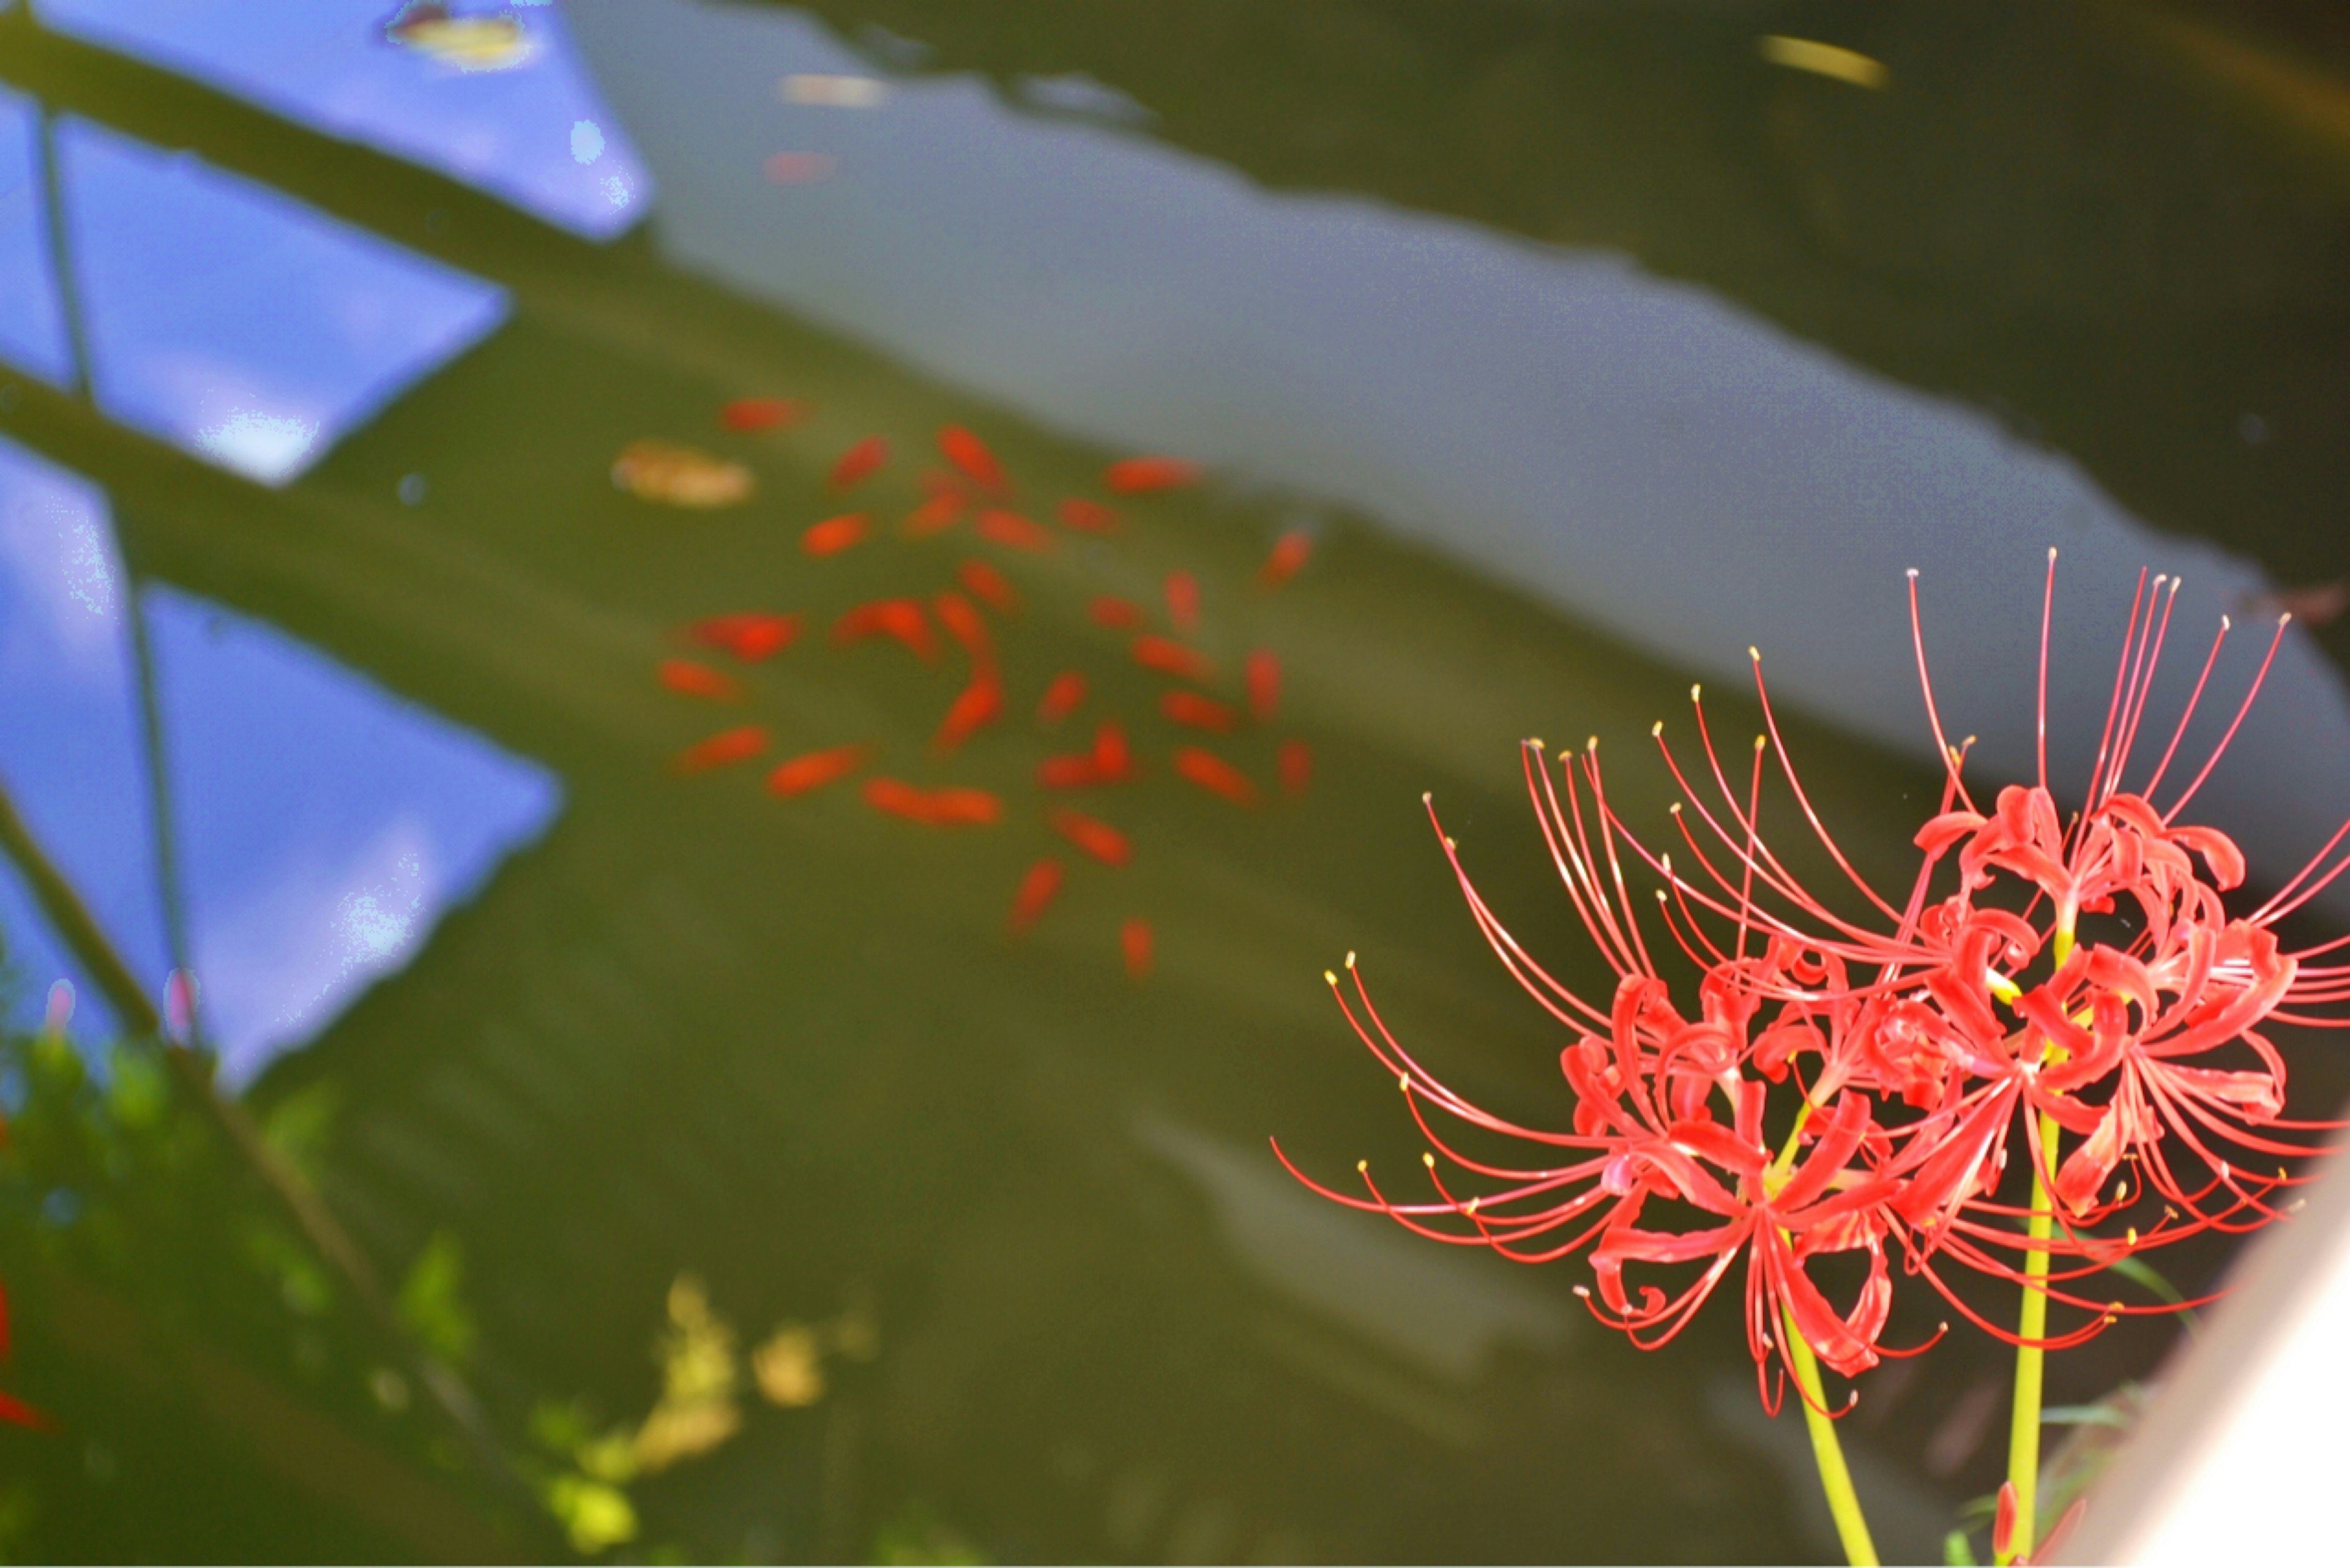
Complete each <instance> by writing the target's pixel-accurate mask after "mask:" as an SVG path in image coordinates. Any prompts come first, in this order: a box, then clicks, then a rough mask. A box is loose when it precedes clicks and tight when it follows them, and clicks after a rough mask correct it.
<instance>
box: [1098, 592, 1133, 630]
mask: <svg viewBox="0 0 2350 1568" xmlns="http://www.w3.org/2000/svg"><path fill="white" fill-rule="evenodd" d="M1086 613H1087V615H1090V616H1092V617H1093V618H1094V622H1095V624H1096V625H1097V626H1106V627H1107V628H1110V629H1111V630H1112V631H1130V630H1132V629H1133V628H1136V627H1138V626H1140V625H1141V624H1142V622H1143V614H1142V607H1141V606H1140V605H1139V604H1136V603H1135V602H1134V601H1133V600H1132V599H1121V598H1113V597H1110V596H1109V595H1107V594H1103V595H1102V596H1100V597H1098V598H1097V599H1095V600H1094V602H1093V603H1092V604H1090V605H1088V606H1087V607H1086Z"/></svg>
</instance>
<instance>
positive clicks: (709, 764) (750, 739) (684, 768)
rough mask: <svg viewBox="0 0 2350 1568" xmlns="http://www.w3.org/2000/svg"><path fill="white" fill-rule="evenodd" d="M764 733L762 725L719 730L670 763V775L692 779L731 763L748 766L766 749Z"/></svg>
mask: <svg viewBox="0 0 2350 1568" xmlns="http://www.w3.org/2000/svg"><path fill="white" fill-rule="evenodd" d="M767 741H768V735H767V730H766V727H765V726H764V725H763V724H744V725H743V726H742V727H741V728H739V729H733V730H721V731H719V732H718V733H716V734H714V735H712V736H711V737H710V738H709V739H708V740H706V741H697V742H694V743H693V744H692V745H690V746H688V747H686V748H685V750H683V751H681V752H680V753H678V754H677V755H676V756H674V757H671V759H670V763H669V770H670V772H671V773H673V774H687V775H689V776H690V775H691V774H706V773H708V772H709V771H710V770H711V769H712V768H723V767H724V766H726V765H727V764H728V763H747V762H749V761H750V760H751V759H752V758H753V757H755V756H757V755H758V754H759V753H761V752H764V751H765V750H766V749H767Z"/></svg>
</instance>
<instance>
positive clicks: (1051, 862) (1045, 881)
mask: <svg viewBox="0 0 2350 1568" xmlns="http://www.w3.org/2000/svg"><path fill="white" fill-rule="evenodd" d="M1060 890H1061V863H1060V862H1059V861H1057V860H1055V859H1054V858H1053V857H1051V856H1049V855H1047V856H1046V857H1045V858H1044V859H1042V860H1039V861H1038V862H1036V864H1035V865H1034V866H1031V867H1028V875H1026V876H1025V877H1022V878H1020V888H1019V891H1017V892H1015V893H1014V894H1013V895H1012V922H1011V924H1012V934H1013V935H1014V936H1015V937H1016V936H1019V935H1021V934H1022V933H1024V932H1025V931H1026V930H1027V929H1028V928H1029V927H1031V926H1033V925H1035V923H1036V922H1037V921H1038V920H1039V919H1043V918H1044V914H1045V908H1046V907H1047V906H1048V905H1050V904H1051V903H1052V901H1053V896H1054V895H1055V893H1058V892H1059V891H1060Z"/></svg>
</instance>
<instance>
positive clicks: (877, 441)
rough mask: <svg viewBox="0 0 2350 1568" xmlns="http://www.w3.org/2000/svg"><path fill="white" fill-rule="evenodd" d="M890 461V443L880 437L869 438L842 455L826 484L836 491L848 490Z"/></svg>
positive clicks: (833, 466) (870, 436) (833, 467)
mask: <svg viewBox="0 0 2350 1568" xmlns="http://www.w3.org/2000/svg"><path fill="white" fill-rule="evenodd" d="M885 462H889V442H888V441H884V440H882V439H881V438H880V437H879V436H878V435H869V436H867V437H866V438H865V439H864V440H863V441H858V443H857V444H856V445H855V446H852V447H850V448H849V449H848V450H847V452H842V453H841V454H840V461H839V462H836V463H834V464H833V465H832V472H831V474H830V475H829V476H828V477H827V480H826V481H825V483H827V484H829V485H831V486H832V487H833V488H834V489H835V490H847V488H848V487H849V486H850V485H852V484H855V483H857V482H858V480H860V479H863V478H864V477H865V476H866V475H867V474H868V473H871V472H873V471H874V470H875V469H877V468H879V467H880V466H881V465H882V464H883V463H885Z"/></svg>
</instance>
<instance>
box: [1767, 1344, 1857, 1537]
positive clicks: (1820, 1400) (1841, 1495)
mask: <svg viewBox="0 0 2350 1568" xmlns="http://www.w3.org/2000/svg"><path fill="white" fill-rule="evenodd" d="M1779 1326H1780V1332H1781V1333H1783V1334H1785V1335H1786V1336H1787V1359H1788V1360H1789V1361H1791V1362H1793V1363H1794V1367H1795V1382H1796V1383H1797V1385H1798V1386H1801V1387H1802V1389H1803V1391H1804V1425H1805V1426H1807V1427H1809V1428H1811V1433H1812V1458H1813V1459H1814V1461H1815V1462H1817V1464H1818V1465H1819V1467H1820V1490H1822V1491H1824V1492H1825V1493H1826V1494H1827V1499H1828V1512H1829V1513H1830V1514H1831V1515H1832V1516H1834V1518H1835V1527H1836V1539H1837V1540H1839V1541H1841V1542H1844V1555H1845V1560H1846V1562H1848V1563H1851V1564H1853V1568H1877V1543H1876V1542H1873V1541H1871V1540H1869V1538H1868V1521H1867V1520H1866V1518H1865V1517H1863V1516H1862V1514H1861V1511H1860V1494H1859V1493H1858V1492H1856V1491H1854V1490H1852V1471H1851V1470H1849V1469H1846V1468H1845V1462H1844V1445H1843V1444H1841V1443H1839V1442H1838V1441H1836V1430H1835V1421H1834V1420H1833V1419H1832V1418H1830V1417H1829V1415H1828V1401H1827V1395H1826V1393H1825V1391H1824V1390H1823V1389H1822V1388H1821V1386H1820V1364H1819V1361H1818V1359H1817V1358H1816V1357H1814V1355H1812V1347H1811V1346H1810V1345H1806V1344H1804V1336H1803V1335H1802V1334H1798V1333H1796V1332H1795V1314H1794V1313H1792V1312H1788V1311H1786V1310H1785V1309H1784V1308H1782V1309H1781V1311H1780V1314H1779Z"/></svg>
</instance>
